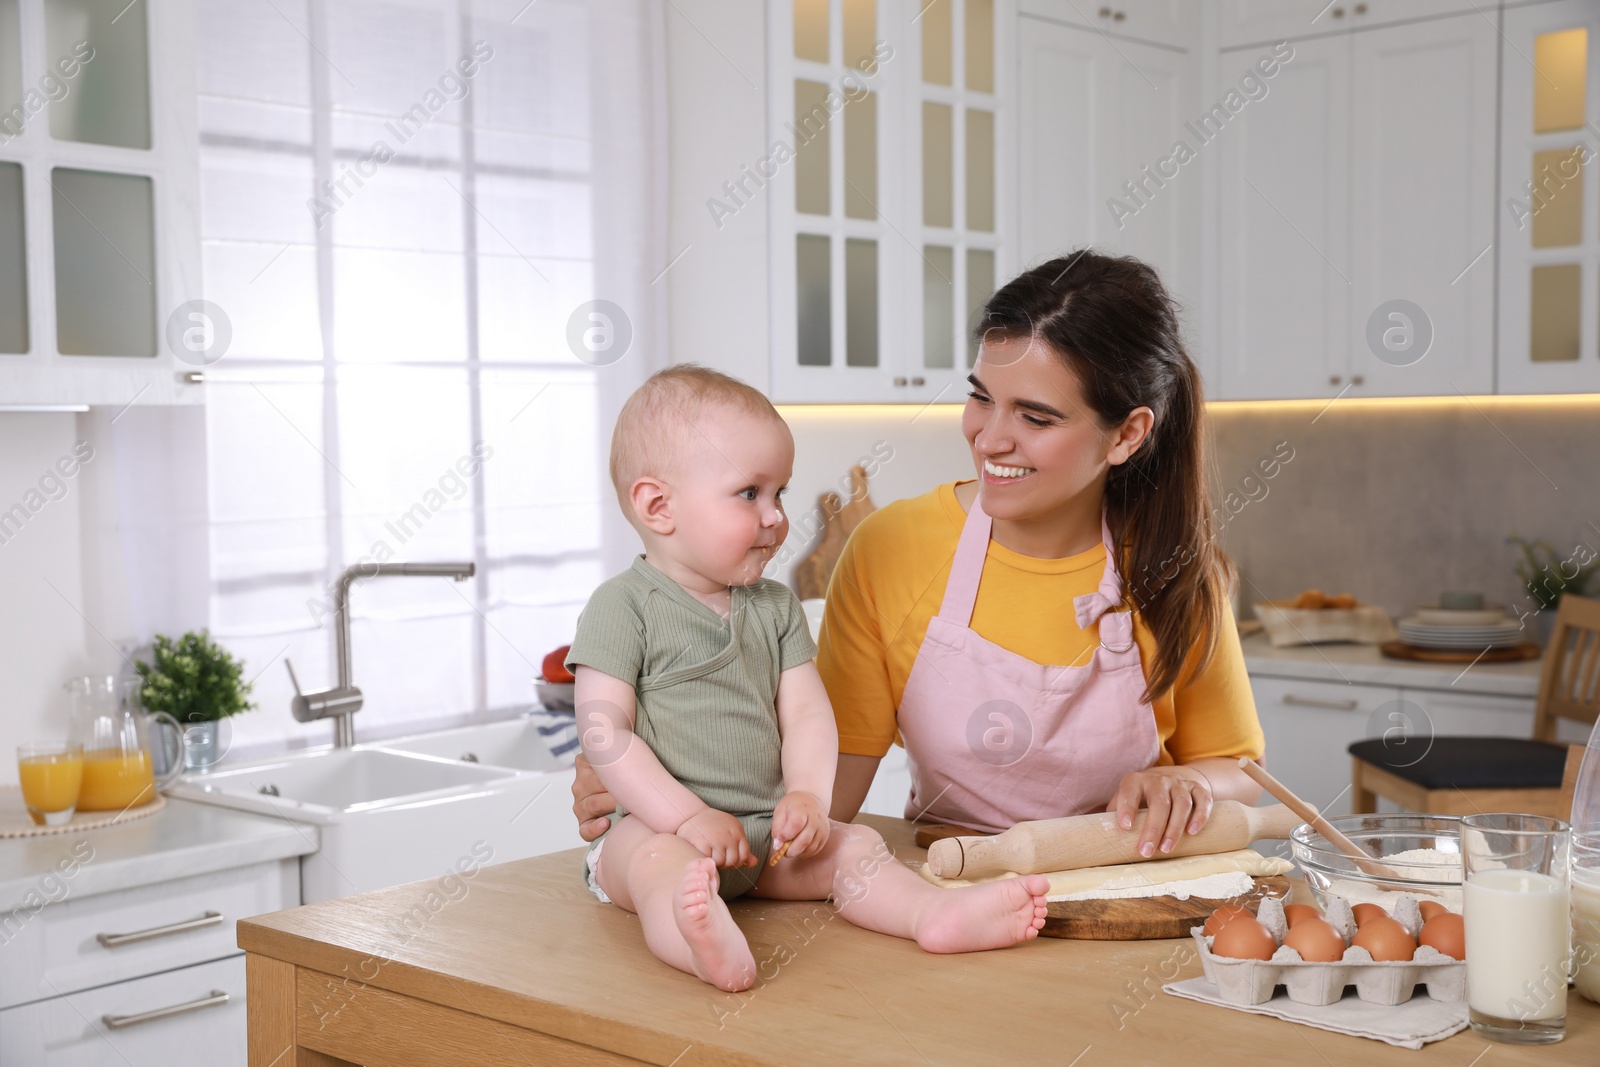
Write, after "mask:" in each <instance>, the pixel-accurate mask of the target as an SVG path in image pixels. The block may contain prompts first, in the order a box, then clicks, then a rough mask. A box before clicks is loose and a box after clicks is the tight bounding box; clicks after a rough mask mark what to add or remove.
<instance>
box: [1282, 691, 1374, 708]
mask: <svg viewBox="0 0 1600 1067" xmlns="http://www.w3.org/2000/svg"><path fill="white" fill-rule="evenodd" d="M1283 702H1284V703H1285V704H1295V705H1298V706H1299V707H1302V708H1327V709H1328V710H1329V711H1355V710H1356V708H1358V707H1360V706H1361V705H1360V704H1358V703H1357V702H1356V701H1354V700H1318V699H1317V698H1316V697H1297V696H1295V695H1294V694H1293V693H1285V694H1284V695H1283Z"/></svg>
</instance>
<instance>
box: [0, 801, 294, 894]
mask: <svg viewBox="0 0 1600 1067" xmlns="http://www.w3.org/2000/svg"><path fill="white" fill-rule="evenodd" d="M316 850H317V829H316V827H314V826H304V825H301V824H298V823H292V822H289V821H287V820H284V819H274V818H268V817H265V816H261V815H251V814H248V813H245V812H239V811H229V810H228V809H226V808H218V807H212V806H211V805H209V804H195V803H192V802H190V801H187V800H172V799H170V798H169V799H168V800H167V806H166V807H165V808H164V809H163V810H161V811H159V812H157V813H156V814H154V815H151V816H148V817H146V818H142V819H135V820H134V821H132V822H128V823H124V824H122V825H120V826H109V827H106V828H104V829H99V830H85V831H82V832H78V833H66V834H47V835H44V836H42V837H9V838H3V839H0V912H9V911H11V910H13V909H15V908H18V907H22V906H24V904H25V901H26V900H27V898H29V896H30V895H32V897H33V901H32V902H31V903H28V904H27V906H29V907H34V906H35V905H36V904H37V901H38V899H39V897H41V896H42V897H44V898H45V899H48V900H52V901H54V900H62V899H66V898H69V897H70V898H71V899H74V900H76V899H79V898H82V897H88V896H94V895H97V894H100V893H111V892H116V891H119V890H125V889H137V888H139V887H140V886H146V885H155V884H158V883H163V882H169V881H172V880H174V879H177V878H185V877H188V876H190V875H197V874H210V873H212V872H214V871H223V870H229V869H231V868H234V867H243V866H247V865H249V864H252V863H261V862H265V861H269V860H279V859H288V858H291V857H298V856H304V855H307V854H309V853H312V852H315V851H316ZM69 870H70V872H71V873H70V874H68V873H65V872H68V871H69ZM51 874H54V875H55V878H54V879H53V880H52V881H51V882H50V884H48V885H46V884H44V879H45V878H46V877H47V876H49V875H51ZM63 887H64V888H63Z"/></svg>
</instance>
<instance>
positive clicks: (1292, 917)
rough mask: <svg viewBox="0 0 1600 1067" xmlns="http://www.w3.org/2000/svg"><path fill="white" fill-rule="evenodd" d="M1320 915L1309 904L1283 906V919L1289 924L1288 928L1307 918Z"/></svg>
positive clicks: (1314, 917) (1318, 917)
mask: <svg viewBox="0 0 1600 1067" xmlns="http://www.w3.org/2000/svg"><path fill="white" fill-rule="evenodd" d="M1320 918H1322V915H1321V914H1320V913H1319V912H1318V911H1317V909H1316V908H1314V907H1312V906H1311V905H1310V904H1285V905H1284V906H1283V919H1284V921H1285V922H1287V923H1288V924H1289V929H1291V930H1292V929H1294V928H1295V927H1296V926H1297V925H1299V924H1300V923H1303V922H1305V921H1306V920H1307V919H1320Z"/></svg>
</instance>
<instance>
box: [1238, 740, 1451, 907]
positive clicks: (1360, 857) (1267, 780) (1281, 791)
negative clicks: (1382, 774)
mask: <svg viewBox="0 0 1600 1067" xmlns="http://www.w3.org/2000/svg"><path fill="white" fill-rule="evenodd" d="M1239 769H1240V770H1242V771H1244V773H1245V774H1248V775H1249V776H1250V777H1251V778H1252V779H1254V780H1255V782H1256V783H1257V784H1258V785H1260V786H1261V787H1262V788H1263V789H1265V790H1266V791H1267V792H1269V793H1271V794H1272V795H1273V796H1274V797H1276V798H1277V799H1278V800H1279V801H1281V802H1282V803H1283V806H1284V807H1286V808H1288V809H1289V810H1290V811H1292V812H1294V813H1295V814H1296V815H1298V816H1300V817H1301V818H1302V819H1304V820H1305V821H1306V822H1308V823H1310V824H1311V828H1312V829H1313V830H1315V831H1316V832H1317V833H1319V834H1321V835H1322V836H1323V837H1324V838H1325V839H1326V840H1328V841H1331V842H1333V844H1334V846H1335V847H1337V848H1338V849H1339V851H1340V852H1343V853H1344V854H1345V855H1347V856H1349V857H1350V858H1351V859H1352V860H1354V861H1355V863H1356V866H1357V867H1360V868H1361V869H1362V870H1363V871H1365V872H1366V873H1367V874H1370V875H1372V876H1373V877H1374V878H1384V879H1403V878H1404V877H1405V876H1404V875H1402V874H1401V873H1400V872H1399V871H1397V870H1395V869H1394V868H1393V867H1388V866H1385V865H1384V864H1382V863H1379V862H1378V861H1377V860H1375V859H1373V858H1372V857H1371V856H1369V855H1367V854H1366V853H1365V852H1364V851H1362V849H1361V846H1360V845H1358V844H1356V843H1355V842H1354V841H1352V840H1350V839H1349V838H1348V837H1346V836H1344V834H1341V833H1340V832H1339V831H1338V830H1336V829H1334V826H1333V824H1332V823H1330V822H1329V821H1328V820H1327V819H1325V818H1323V817H1322V813H1321V812H1320V811H1318V810H1317V808H1316V805H1314V804H1307V803H1306V802H1305V801H1303V800H1301V799H1300V798H1299V797H1298V796H1296V795H1295V793H1294V790H1292V789H1290V788H1289V787H1288V786H1286V785H1284V784H1283V783H1282V782H1280V781H1278V780H1277V779H1276V778H1274V777H1273V776H1272V775H1270V774H1268V773H1267V769H1266V768H1265V767H1263V766H1261V764H1259V763H1257V762H1256V761H1255V760H1253V759H1251V758H1250V757H1249V756H1240V757H1239ZM1395 888H1396V889H1398V890H1400V891H1401V892H1406V893H1427V894H1429V895H1431V894H1432V893H1433V890H1430V889H1424V888H1420V887H1412V886H1409V885H1403V884H1399V883H1396V884H1395Z"/></svg>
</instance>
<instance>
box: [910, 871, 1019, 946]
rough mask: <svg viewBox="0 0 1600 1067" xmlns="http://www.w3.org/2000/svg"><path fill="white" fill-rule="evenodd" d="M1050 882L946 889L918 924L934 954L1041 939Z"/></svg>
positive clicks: (1014, 880) (921, 938) (919, 937)
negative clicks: (1046, 896) (1031, 938)
mask: <svg viewBox="0 0 1600 1067" xmlns="http://www.w3.org/2000/svg"><path fill="white" fill-rule="evenodd" d="M1049 891H1050V879H1048V878H1045V877H1044V876H1042V875H1037V874H1035V875H1029V876H1028V877H1026V878H1008V879H1007V880H1005V881H1004V882H987V883H985V884H983V885H973V886H964V887H962V888H960V889H946V890H944V891H943V892H942V893H941V894H940V897H939V899H938V901H937V902H936V903H934V904H932V905H930V906H929V908H928V910H927V911H926V912H925V913H924V914H923V916H922V919H921V921H920V922H918V923H917V944H919V945H921V946H922V947H923V948H925V949H927V950H928V951H929V952H978V951H981V950H983V949H988V948H1005V947H1006V946H1007V945H1015V944H1016V943H1017V942H1018V941H1026V940H1028V939H1029V938H1030V937H1038V936H1039V930H1040V929H1041V928H1042V927H1043V926H1044V920H1045V911H1046V903H1045V899H1044V897H1045V894H1046V893H1047V892H1049Z"/></svg>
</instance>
